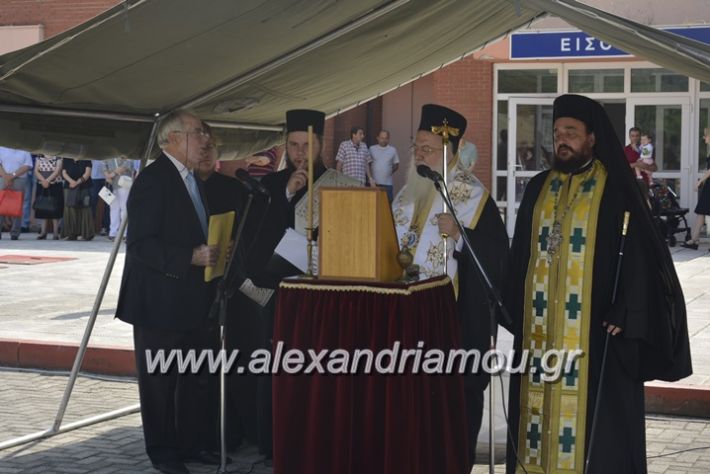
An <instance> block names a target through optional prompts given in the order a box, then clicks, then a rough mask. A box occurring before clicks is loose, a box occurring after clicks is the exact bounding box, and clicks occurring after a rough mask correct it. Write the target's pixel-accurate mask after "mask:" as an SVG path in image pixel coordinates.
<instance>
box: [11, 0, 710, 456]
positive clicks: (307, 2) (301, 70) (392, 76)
mask: <svg viewBox="0 0 710 474" xmlns="http://www.w3.org/2000/svg"><path fill="white" fill-rule="evenodd" d="M548 14H552V15H555V16H558V17H560V18H562V19H564V20H566V21H567V22H569V23H570V24H572V25H574V26H576V27H578V28H580V29H581V30H584V31H586V32H588V33H591V34H594V35H595V36H597V37H598V38H600V39H601V40H603V41H605V42H607V43H609V44H612V45H614V46H616V47H619V48H622V49H624V50H626V51H628V52H630V53H633V54H634V55H636V56H638V57H642V58H645V59H647V60H650V61H653V62H654V63H656V64H658V65H660V66H663V67H666V68H668V69H672V70H675V71H678V72H681V73H683V74H686V75H688V76H692V77H695V78H697V79H701V80H703V81H706V82H710V66H709V65H710V47H708V46H707V45H705V44H702V43H699V42H696V41H693V40H690V39H686V38H681V37H679V36H676V35H674V34H671V33H668V32H664V31H660V30H657V29H654V28H651V27H647V26H644V25H640V24H637V23H634V22H632V21H629V20H627V19H623V18H620V17H618V16H614V15H611V14H609V13H606V12H603V11H600V10H597V9H594V8H591V7H589V6H587V5H584V4H581V3H578V2H575V1H573V0H442V1H435V2H433V1H431V0H389V1H386V0H379V1H378V0H338V1H335V0H270V1H267V0H239V1H235V0H210V1H208V2H204V1H195V0H125V1H124V2H122V3H121V4H119V5H117V6H115V7H114V8H112V9H110V10H108V11H106V12H104V13H102V14H101V15H99V16H97V17H96V18H94V19H92V20H90V21H88V22H86V23H84V24H82V25H79V26H77V27H75V28H73V29H71V30H69V31H66V32H64V33H62V34H59V35H57V36H54V37H52V38H49V39H48V40H46V41H43V42H41V43H39V44H36V45H33V46H30V47H28V48H25V49H22V50H19V51H16V52H13V53H9V54H5V55H3V56H0V145H1V146H7V147H11V148H19V149H25V150H30V151H33V152H36V153H46V154H52V155H61V156H68V157H77V158H92V159H104V158H110V157H115V156H117V155H119V154H125V155H128V156H132V157H135V156H143V158H144V161H145V158H146V157H147V156H148V154H149V153H150V151H151V150H152V148H153V146H154V139H155V130H156V125H157V124H158V122H159V120H160V119H161V117H162V116H164V115H165V114H166V113H167V112H170V111H172V110H175V109H178V108H183V107H189V108H192V109H194V110H195V111H196V112H197V113H198V114H199V115H200V116H201V117H203V118H204V119H206V120H207V121H208V122H210V123H211V124H212V125H213V126H216V127H218V128H220V132H219V134H220V138H221V139H222V142H223V144H224V148H225V150H223V151H226V152H227V153H228V154H229V153H231V154H232V155H234V156H236V155H240V154H247V153H249V152H252V151H256V150H260V149H264V148H266V147H268V146H269V145H271V144H273V143H276V142H277V141H279V140H280V139H281V138H282V124H283V117H284V112H285V111H286V110H288V109H291V108H303V107H307V108H315V109H320V110H323V111H325V112H326V113H327V114H329V115H330V116H332V115H336V114H338V113H339V112H342V111H344V110H347V109H348V108H350V107H353V106H356V105H358V104H361V103H364V102H366V101H368V100H370V99H372V98H374V97H377V96H379V95H382V94H385V93H386V92H388V91H391V90H393V89H396V88H397V87H400V86H402V85H404V84H407V83H408V82H410V81H413V80H416V79H417V78H419V77H422V76H423V75H426V74H428V73H430V72H432V71H435V70H437V69H439V68H441V67H443V66H445V65H447V64H449V63H451V62H454V61H456V60H458V59H460V58H462V57H464V56H466V55H468V54H470V53H472V52H474V51H476V50H477V49H480V48H482V47H485V46H486V45H487V44H488V43H490V42H492V41H494V40H496V39H498V38H500V37H504V36H505V35H507V34H508V33H510V32H511V31H514V30H516V29H518V28H521V27H523V26H525V25H528V24H530V23H531V22H532V21H534V20H535V19H537V18H539V17H542V16H544V15H548ZM123 226H124V227H123V228H122V229H121V230H120V234H122V233H123V230H124V228H125V221H124V223H123ZM120 242H121V239H120V238H119V239H116V242H115V245H114V248H113V252H112V253H111V256H110V257H109V261H108V263H107V268H106V271H105V273H104V275H103V280H102V282H101V287H100V289H99V292H98V295H97V297H96V300H95V302H94V307H93V309H92V312H91V316H90V318H89V322H88V323H87V327H86V330H85V333H84V337H83V339H82V342H81V345H80V348H79V351H78V353H77V356H76V359H75V362H74V367H73V369H72V373H71V376H70V378H69V382H68V384H67V387H66V390H65V392H64V397H63V399H62V401H61V404H60V407H59V410H58V413H57V416H56V418H55V421H54V424H53V426H52V427H51V428H49V429H47V430H45V431H41V432H38V433H33V434H30V435H27V436H23V437H21V438H15V439H11V440H8V441H6V442H3V443H0V449H3V448H8V447H11V446H16V445H18V444H22V443H26V442H29V441H33V440H36V439H40V438H44V437H48V436H52V435H54V434H58V433H62V432H65V431H68V430H71V429H76V428H79V427H82V426H86V425H88V424H91V423H96V422H99V421H103V420H107V419H111V418H113V417H116V416H121V415H124V414H127V413H132V412H135V411H136V410H137V409H138V407H137V406H132V407H127V408H125V409H121V410H116V411H114V412H110V413H106V414H101V415H97V416H95V417H92V418H90V419H88V420H81V421H78V422H74V423H71V424H69V425H64V426H62V420H63V416H64V412H65V409H66V406H67V403H68V401H69V396H70V395H71V391H72V388H73V385H74V382H75V380H76V376H77V375H78V371H79V368H80V367H81V362H82V360H83V356H84V354H85V350H86V346H87V344H88V340H89V337H90V335H91V331H92V329H93V325H94V323H95V321H96V316H97V314H98V311H99V309H100V306H101V302H102V299H103V295H104V292H105V289H106V285H107V284H108V279H109V276H110V273H111V269H112V268H113V263H114V262H115V259H116V255H117V253H118V249H119V246H120Z"/></svg>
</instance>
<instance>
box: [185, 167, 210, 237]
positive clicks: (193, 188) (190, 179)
mask: <svg viewBox="0 0 710 474" xmlns="http://www.w3.org/2000/svg"><path fill="white" fill-rule="evenodd" d="M185 181H186V182H187V190H188V192H189V193H190V199H192V204H193V205H194V206H195V211H196V212H197V218H198V219H200V225H201V226H202V232H203V233H204V234H205V237H207V214H206V213H205V206H203V205H202V198H201V197H200V190H199V189H198V188H197V181H196V180H195V176H194V175H193V174H192V173H187V176H186V177H185Z"/></svg>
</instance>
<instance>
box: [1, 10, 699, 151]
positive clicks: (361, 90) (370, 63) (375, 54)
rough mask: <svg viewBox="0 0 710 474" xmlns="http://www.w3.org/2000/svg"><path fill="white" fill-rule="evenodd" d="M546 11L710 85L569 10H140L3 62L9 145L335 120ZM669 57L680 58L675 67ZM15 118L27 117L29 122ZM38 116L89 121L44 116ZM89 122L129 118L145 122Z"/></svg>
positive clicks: (89, 147)
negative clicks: (162, 124)
mask: <svg viewBox="0 0 710 474" xmlns="http://www.w3.org/2000/svg"><path fill="white" fill-rule="evenodd" d="M546 11H549V12H552V13H553V14H555V15H558V16H560V17H562V18H564V19H566V20H568V21H569V22H570V23H572V24H574V25H576V26H578V27H579V28H580V29H584V30H585V31H587V32H589V33H590V34H595V35H598V36H599V37H600V38H602V39H603V40H605V41H608V42H610V43H611V44H614V45H615V46H618V47H621V48H624V49H627V50H628V51H631V52H633V53H634V54H637V55H639V56H642V57H645V58H647V59H649V60H652V61H653V62H656V63H658V64H660V65H663V66H665V67H669V68H672V69H675V70H677V71H680V72H683V73H686V74H688V75H691V76H694V77H698V78H701V79H703V80H707V81H709V82H710V71H708V66H707V64H708V62H707V60H705V63H704V64H705V66H704V67H703V64H699V62H702V60H703V58H707V57H708V48H707V46H706V45H702V44H700V43H695V42H692V41H690V40H685V39H682V38H681V39H678V37H676V36H675V35H672V34H670V33H665V32H661V31H658V30H654V29H653V28H649V27H645V26H641V25H637V24H634V23H632V22H629V21H628V20H623V19H620V18H618V17H614V16H612V15H609V14H606V13H604V12H599V11H598V10H594V9H592V8H590V7H587V6H585V5H582V4H579V3H576V2H572V1H561V0H560V1H553V0H510V1H500V0H475V1H474V0H448V1H441V2H431V1H430V0H390V1H383V0H379V1H377V0H337V1H335V0H269V1H267V0H240V1H238V2H237V1H233V0H211V1H209V2H196V1H194V0H129V1H126V2H124V3H122V4H119V5H117V6H116V7H114V8H112V9H111V10H108V11H107V12H105V13H103V14H101V15H99V16H98V17H96V18H94V19H92V20H90V21H89V22H87V23H84V24H83V25H79V26H77V27H76V28H73V29H72V30H69V31H67V32H65V33H62V34H60V35H57V36H55V37H53V38H50V39H49V40H47V41H44V42H42V43H39V44H37V45H34V46H31V47H28V48H25V49H23V50H20V51H16V52H13V53H10V54H6V55H4V56H0V145H5V146H11V147H15V148H23V149H28V150H32V151H46V152H50V151H51V152H56V153H60V154H61V153H64V154H66V155H68V156H83V157H90V158H107V157H111V156H115V155H117V154H128V155H129V156H133V157H136V156H138V155H140V154H141V152H142V147H144V146H145V142H146V141H147V139H148V136H149V134H150V129H151V122H152V121H153V120H154V117H155V114H163V113H165V112H167V111H170V110H173V109H174V108H176V107H179V106H183V105H185V104H190V105H192V106H193V108H194V109H195V110H197V112H198V113H199V114H200V115H201V116H203V117H204V118H206V119H208V120H213V121H219V122H230V123H242V124H259V125H271V126H274V125H280V124H281V123H283V119H284V112H285V111H286V110H288V109H290V108H303V107H307V108H316V109H320V110H323V111H325V112H326V113H328V114H331V115H332V114H334V113H337V112H338V111H341V110H345V109H347V108H349V107H352V106H353V105H355V104H357V103H361V102H364V101H366V100H369V99H370V98H372V97H376V96H377V95H380V94H383V93H385V92H387V91H389V90H391V89H393V88H396V87H398V86H399V85H402V84H405V83H407V82H409V81H411V80H414V79H416V78H417V77H419V76H421V75H423V74H426V73H428V72H430V71H432V70H435V69H437V68H439V67H441V66H442V65H444V64H446V63H449V62H451V61H454V60H456V59H458V58H460V57H462V56H463V55H465V54H467V53H469V52H471V51H474V50H476V49H477V48H479V47H481V46H483V45H485V44H486V43H488V42H490V41H492V40H494V39H496V38H498V37H500V36H502V35H504V34H506V33H507V32H509V31H512V30H515V29H517V28H520V27H523V26H525V25H527V24H529V23H530V22H531V21H532V20H533V19H535V18H536V17H538V16H540V15H542V14H544V12H546ZM651 35H652V36H651ZM650 37H652V38H653V39H654V41H653V42H652V41H649V38H650ZM669 45H671V46H670V47H671V48H675V47H677V49H678V51H679V52H675V50H674V52H673V55H671V54H670V53H669ZM670 56H674V57H672V58H671V57H670ZM13 107H15V108H16V107H25V109H23V110H22V112H23V113H18V111H17V109H13ZM33 107H37V108H42V109H43V110H46V109H47V108H50V109H56V110H71V111H76V112H81V113H84V112H86V113H87V114H85V117H73V118H65V117H62V116H54V115H46V114H42V113H41V112H40V113H37V114H36V115H34V116H33V114H32V113H30V112H31V110H32V108H33ZM38 112H39V109H38ZM88 113H108V114H130V115H131V116H139V117H145V122H143V123H141V122H140V121H136V120H135V118H133V120H132V121H122V120H121V116H120V115H119V116H116V119H115V120H108V119H104V118H101V119H100V118H97V117H95V116H91V115H89V114H88ZM279 138H280V132H277V131H268V130H243V129H242V130H230V131H229V133H225V134H224V137H223V139H224V142H225V148H227V149H229V150H231V151H232V152H237V153H240V154H244V153H248V152H250V151H255V150H258V149H262V148H263V147H265V146H268V145H269V144H271V143H274V142H275V141H277V140H279Z"/></svg>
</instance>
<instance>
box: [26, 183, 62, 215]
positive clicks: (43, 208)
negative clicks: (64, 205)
mask: <svg viewBox="0 0 710 474" xmlns="http://www.w3.org/2000/svg"><path fill="white" fill-rule="evenodd" d="M32 209H34V210H35V211H38V212H43V213H45V214H57V213H58V212H59V210H60V209H59V199H57V197H56V196H52V195H51V194H49V190H48V189H44V188H42V194H40V195H39V196H37V197H35V203H34V204H33V205H32Z"/></svg>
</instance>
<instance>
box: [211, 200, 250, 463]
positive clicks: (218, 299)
mask: <svg viewBox="0 0 710 474" xmlns="http://www.w3.org/2000/svg"><path fill="white" fill-rule="evenodd" d="M253 200H254V190H252V189H249V194H248V197H247V202H246V204H245V205H244V212H243V217H242V219H241V221H240V222H239V226H238V227H237V233H236V236H235V237H234V244H233V245H232V251H231V252H230V255H229V261H228V262H227V265H226V267H225V269H224V275H223V276H222V279H221V280H220V281H219V284H218V285H217V292H216V295H215V299H214V301H213V303H212V307H211V308H210V314H209V317H210V319H217V321H218V322H219V339H220V350H221V353H222V354H224V355H225V357H224V359H223V360H222V362H223V363H222V366H221V367H222V369H221V370H220V373H219V450H220V453H219V455H220V456H219V458H220V462H219V468H218V469H217V473H218V474H226V473H227V441H226V431H227V421H226V407H227V403H226V380H225V375H226V368H227V367H226V365H227V364H226V360H227V357H226V354H227V347H226V337H225V334H226V331H225V325H226V323H227V302H228V301H229V299H230V298H231V297H232V296H233V295H234V288H232V287H233V286H234V285H228V283H230V274H231V270H232V265H233V263H234V257H235V255H236V254H237V249H238V248H239V242H240V241H241V238H242V234H243V232H244V225H245V223H246V221H247V217H248V216H249V210H250V209H251V204H252V201H253ZM228 287H229V289H228Z"/></svg>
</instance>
